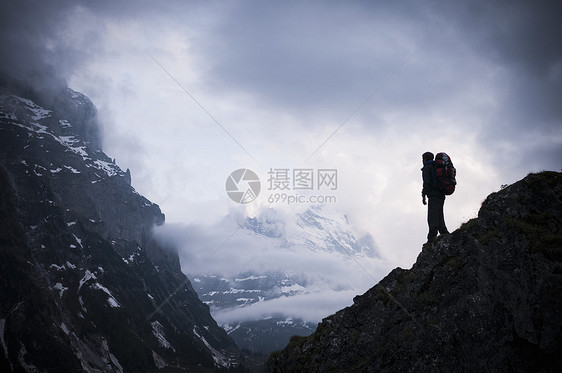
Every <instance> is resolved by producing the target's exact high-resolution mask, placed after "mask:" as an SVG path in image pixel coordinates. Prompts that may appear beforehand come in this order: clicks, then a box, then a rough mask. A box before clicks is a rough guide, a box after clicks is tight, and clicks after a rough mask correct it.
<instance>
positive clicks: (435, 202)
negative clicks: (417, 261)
mask: <svg viewBox="0 0 562 373" xmlns="http://www.w3.org/2000/svg"><path fill="white" fill-rule="evenodd" d="M422 163H423V168H422V169H421V171H422V180H423V188H422V203H423V204H424V205H426V204H427V205H428V206H427V224H428V225H429V233H428V234H427V243H431V242H433V241H434V240H435V238H436V237H437V233H438V232H439V234H442V235H443V234H447V233H449V231H448V230H447V226H446V225H445V217H444V215H443V205H444V204H445V193H443V191H442V190H441V189H440V188H439V187H438V185H437V175H436V173H435V166H434V163H435V162H434V160H433V153H431V152H425V153H423V154H422ZM426 196H427V198H428V199H429V204H428V203H427V202H426V198H425V197H426Z"/></svg>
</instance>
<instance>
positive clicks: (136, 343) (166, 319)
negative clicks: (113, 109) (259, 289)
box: [0, 82, 240, 372]
mask: <svg viewBox="0 0 562 373" xmlns="http://www.w3.org/2000/svg"><path fill="white" fill-rule="evenodd" d="M2 83H3V84H2V85H0V92H1V95H0V196H1V198H0V342H1V345H2V348H0V371H19V370H25V371H87V372H98V371H104V372H124V371H129V372H133V371H136V372H155V371H158V370H160V369H167V370H168V371H172V370H173V371H175V370H181V371H184V370H187V371H192V370H197V371H216V369H225V370H226V369H229V368H232V367H236V366H237V365H238V364H239V354H240V352H239V350H238V349H237V347H236V346H235V344H234V342H233V341H232V339H231V338H229V337H228V336H227V334H226V333H225V331H224V330H223V329H221V328H220V327H218V325H217V323H216V322H215V320H214V319H213V318H212V317H211V314H210V312H209V308H208V307H207V306H206V305H205V304H204V303H202V302H201V301H200V300H199V299H198V298H197V294H196V293H195V291H194V290H193V288H192V286H191V284H190V283H189V282H188V281H187V279H186V277H185V275H183V273H181V270H180V263H179V258H178V256H177V253H175V252H172V251H170V250H166V249H164V248H163V247H162V246H160V245H159V244H158V243H156V242H155V241H154V239H153V238H152V234H151V230H152V229H153V227H154V225H162V224H163V223H164V214H162V212H161V211H160V209H159V207H158V206H157V205H155V204H153V203H152V202H150V201H149V200H147V199H146V198H144V197H142V196H140V195H139V194H138V193H136V192H135V190H134V189H133V188H132V187H131V185H130V182H131V179H130V174H129V172H128V171H127V172H124V171H122V170H121V169H120V168H119V167H118V166H117V165H116V164H115V162H114V161H113V160H111V159H110V158H109V157H108V156H107V155H106V154H105V153H103V152H102V150H101V148H100V142H99V136H98V135H97V132H96V131H97V127H96V120H95V115H96V110H95V107H94V106H93V104H92V103H91V102H90V101H89V100H88V98H87V97H85V96H83V95H81V94H79V93H77V92H74V91H71V90H68V89H63V90H61V91H56V92H47V93H48V94H47V95H45V93H46V92H42V93H41V92H39V93H38V92H35V91H34V90H33V88H31V87H29V86H26V85H25V83H21V82H15V83H14V82H10V83H9V84H7V83H6V82H2ZM10 91H13V92H12V93H10ZM171 294H174V296H173V297H171V298H170V297H169V296H170V295H171Z"/></svg>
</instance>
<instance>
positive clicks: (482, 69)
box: [0, 0, 562, 284]
mask: <svg viewBox="0 0 562 373" xmlns="http://www.w3.org/2000/svg"><path fill="white" fill-rule="evenodd" d="M0 7H1V8H2V9H1V15H0V18H1V26H0V27H1V28H2V30H1V31H2V33H1V36H0V41H1V43H2V44H1V47H2V55H3V58H2V61H1V62H0V67H1V68H2V70H3V71H7V72H9V73H11V74H18V75H21V74H30V73H31V72H33V73H35V74H37V73H38V72H41V73H44V74H54V75H56V76H58V77H59V78H61V79H64V80H65V81H66V82H67V83H68V85H69V86H70V87H71V88H72V89H75V90H77V91H80V92H83V93H85V94H86V95H88V96H89V97H90V98H91V99H92V101H93V102H94V104H95V105H96V106H97V107H98V109H99V117H100V122H101V124H102V125H103V136H104V150H105V152H106V153H107V154H108V155H109V156H110V157H113V158H116V161H117V163H118V165H120V166H121V168H123V169H127V168H130V169H131V172H132V179H133V186H134V187H135V188H136V189H137V190H138V191H139V192H140V193H141V194H143V195H145V196H146V197H147V198H149V199H150V200H152V201H153V202H155V203H157V204H159V205H160V207H161V208H162V210H163V212H164V213H165V214H166V215H167V221H168V222H169V223H174V224H178V226H184V227H185V226H191V227H193V226H197V227H200V228H201V229H205V227H207V228H208V227H217V226H219V225H220V224H219V223H217V222H219V221H222V220H223V219H224V217H225V216H226V215H228V214H231V215H235V216H246V215H248V214H249V215H255V214H259V211H260V210H261V209H263V208H274V209H280V210H284V211H289V212H288V213H287V216H290V213H291V212H294V211H298V210H302V209H303V208H306V207H307V206H306V204H295V205H293V206H286V204H282V203H271V202H270V201H269V199H270V198H269V197H270V196H271V195H272V194H273V193H275V192H279V191H274V190H268V187H269V185H268V182H267V179H268V171H269V170H270V169H277V170H278V169H289V170H294V169H299V168H307V169H313V170H315V171H316V170H319V169H336V170H337V172H338V185H337V190H335V191H332V190H329V191H328V190H324V191H316V192H317V193H316V194H317V195H320V196H326V195H330V196H331V195H335V196H336V197H337V202H336V203H335V204H334V208H337V209H338V210H339V211H343V212H345V213H347V214H348V217H349V220H350V222H351V223H352V224H353V225H354V226H355V227H356V228H357V230H358V231H362V232H368V233H370V234H371V235H372V236H373V237H374V239H375V242H376V245H377V247H378V249H379V251H380V253H381V256H382V258H383V259H382V260H383V261H384V263H386V264H385V265H386V267H385V268H388V269H391V268H393V267H396V266H401V267H404V268H409V267H411V265H412V264H413V262H414V261H415V258H416V256H417V254H418V253H419V251H420V249H421V245H422V243H423V242H424V240H425V236H426V233H427V232H426V231H427V224H426V220H425V219H426V218H425V214H426V210H425V207H424V206H423V205H422V203H421V196H420V190H421V182H420V168H421V154H422V153H423V152H425V151H428V150H429V151H433V152H434V153H436V152H439V151H446V152H447V153H448V154H449V155H450V156H451V157H452V159H453V161H454V163H455V166H456V168H457V173H458V183H459V184H458V188H457V191H456V192H455V194H454V195H453V196H451V197H450V198H448V199H447V201H446V204H445V216H446V221H447V224H448V226H449V228H450V230H453V229H456V228H458V227H459V226H460V224H461V223H462V222H464V221H466V220H468V219H470V218H472V217H474V216H476V213H477V211H478V208H479V206H480V203H481V202H482V201H483V199H484V198H485V197H486V196H487V195H488V194H489V193H491V192H493V191H496V190H498V189H499V188H500V186H501V185H502V184H508V183H512V182H514V181H516V180H519V179H520V178H522V177H524V176H525V175H526V174H527V173H529V172H533V171H541V170H545V169H547V170H560V168H561V162H560V160H561V159H562V99H561V98H562V42H561V40H560V39H561V35H562V23H561V22H560V19H562V11H561V8H562V6H561V3H560V1H542V2H528V1H465V2H462V3H459V2H447V1H432V0H427V1H404V2H398V1H346V2H341V1H306V2H298V1H283V2H281V1H276V2H273V1H270V2H265V1H261V2H259V1H237V0H234V1H204V2H198V1H165V2H156V1H134V2H133V1H123V2H117V1H91V2H86V1H84V2H81V1H76V2H73V1H49V2H43V1H17V2H16V1H2V2H1V5H0ZM239 168H249V169H251V170H253V171H254V172H256V174H258V175H259V177H260V179H261V181H262V190H261V193H260V195H259V197H258V199H257V200H256V201H254V202H252V203H250V204H247V205H238V204H236V203H234V202H233V201H231V200H230V199H229V198H228V197H227V196H226V194H225V181H226V179H227V177H228V175H229V174H230V172H232V171H233V170H236V169H239ZM297 192H298V191H295V190H290V191H288V193H289V194H292V195H294V194H296V193H297ZM307 196H308V195H307ZM289 219H290V218H289ZM213 229H214V228H213ZM230 234H232V231H228V230H226V231H220V230H217V232H216V235H214V240H216V241H213V240H210V241H209V243H208V248H207V250H209V251H212V250H213V249H214V248H216V247H217V246H218V245H220V244H221V242H223V241H224V240H225V239H226V238H228V237H229V236H230ZM233 242H234V241H233ZM224 249H228V243H227V244H226V245H225V246H224ZM193 267H194V268H196V267H197V265H196V264H194V265H193ZM373 272H376V273H377V276H378V275H380V276H382V275H383V274H384V273H383V272H384V271H381V270H378V269H377V270H375V269H373ZM365 281H366V283H367V284H371V283H372V279H371V278H368V277H367V278H366V279H365Z"/></svg>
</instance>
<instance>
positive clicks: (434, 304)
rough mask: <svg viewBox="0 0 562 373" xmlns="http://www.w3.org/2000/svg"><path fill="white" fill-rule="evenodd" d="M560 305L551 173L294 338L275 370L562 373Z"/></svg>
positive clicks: (561, 270) (556, 181) (485, 208)
mask: <svg viewBox="0 0 562 373" xmlns="http://www.w3.org/2000/svg"><path fill="white" fill-rule="evenodd" d="M561 310H562V174H561V173H557V172H542V173H539V174H531V175H528V176H527V177H525V178H524V179H523V180H521V181H519V182H517V183H515V184H513V185H511V186H509V187H506V188H504V189H502V190H500V191H499V192H497V193H493V194H491V195H490V196H489V197H488V198H487V199H486V200H485V201H484V203H483V204H482V207H481V209H480V211H479V214H478V217H477V218H475V219H473V220H470V221H468V222H467V223H465V224H463V225H462V226H461V228H459V229H458V230H456V231H455V232H453V233H452V234H450V235H447V236H444V237H442V238H440V239H439V240H438V241H437V242H436V243H435V244H434V245H425V246H424V247H423V249H422V252H421V253H420V254H419V256H418V259H417V261H416V263H415V264H414V265H413V267H412V268H411V269H409V270H404V269H401V268H396V269H394V270H393V271H392V272H391V273H390V274H389V275H388V276H386V277H385V278H384V279H383V280H382V281H381V282H380V283H379V284H377V285H376V286H374V287H373V288H372V289H370V290H369V291H367V292H366V293H365V294H363V295H361V296H357V297H356V298H355V299H354V304H353V305H352V306H350V307H348V308H345V309H343V310H341V311H339V312H337V313H336V314H334V315H332V316H330V317H327V318H325V319H324V320H323V321H322V323H320V324H319V326H318V328H317V330H316V332H315V333H313V334H312V335H311V336H309V337H293V339H292V340H291V342H290V343H289V345H288V346H287V347H286V348H285V349H284V350H282V351H280V352H276V353H274V354H272V355H271V356H270V358H269V361H268V370H269V371H270V372H328V371H333V372H336V371H338V372H339V371H342V372H343V371H345V372H530V371H532V372H560V371H562V311H561Z"/></svg>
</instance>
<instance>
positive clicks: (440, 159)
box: [434, 153, 457, 195]
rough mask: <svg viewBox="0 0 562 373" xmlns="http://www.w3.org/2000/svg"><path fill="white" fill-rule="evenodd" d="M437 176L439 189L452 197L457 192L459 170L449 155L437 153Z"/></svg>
mask: <svg viewBox="0 0 562 373" xmlns="http://www.w3.org/2000/svg"><path fill="white" fill-rule="evenodd" d="M434 164H435V174H436V176H437V187H438V188H439V189H440V190H441V191H442V192H443V193H444V194H445V195H451V194H453V193H454V192H455V186H456V185H457V180H456V176H457V170H456V169H455V166H453V161H452V160H451V157H449V156H448V155H447V153H437V155H436V156H435V163H434Z"/></svg>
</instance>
